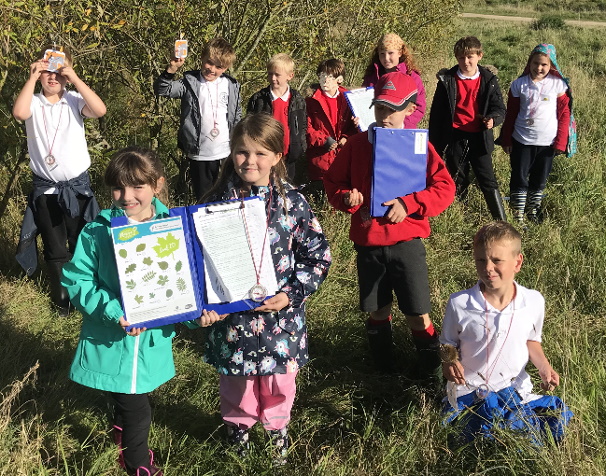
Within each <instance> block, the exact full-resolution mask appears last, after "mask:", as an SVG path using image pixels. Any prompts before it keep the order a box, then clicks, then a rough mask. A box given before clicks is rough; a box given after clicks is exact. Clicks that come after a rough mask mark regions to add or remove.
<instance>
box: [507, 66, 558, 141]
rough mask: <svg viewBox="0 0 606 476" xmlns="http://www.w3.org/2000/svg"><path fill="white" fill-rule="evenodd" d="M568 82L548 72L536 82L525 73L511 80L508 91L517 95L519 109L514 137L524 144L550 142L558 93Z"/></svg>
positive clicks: (553, 135) (514, 95)
mask: <svg viewBox="0 0 606 476" xmlns="http://www.w3.org/2000/svg"><path fill="white" fill-rule="evenodd" d="M567 89H568V86H566V83H565V82H564V80H563V79H560V78H558V77H557V76H554V75H553V74H548V75H547V76H545V78H544V79H543V80H542V81H537V82H536V83H535V82H533V81H532V79H531V78H530V75H529V74H527V75H525V76H522V77H521V78H518V79H516V80H514V81H513V83H511V88H510V91H511V95H512V96H513V97H516V98H520V112H519V114H518V117H517V118H516V121H515V126H514V130H513V138H514V139H515V140H517V141H518V142H519V143H521V144H524V145H540V146H546V145H551V144H552V143H553V141H554V139H555V138H556V135H557V133H558V114H557V109H558V96H559V95H560V94H562V93H563V92H566V90H567Z"/></svg>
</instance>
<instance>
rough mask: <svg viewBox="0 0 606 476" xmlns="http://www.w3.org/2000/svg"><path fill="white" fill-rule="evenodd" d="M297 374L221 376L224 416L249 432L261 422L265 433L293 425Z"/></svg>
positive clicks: (220, 385) (227, 421) (220, 384)
mask: <svg viewBox="0 0 606 476" xmlns="http://www.w3.org/2000/svg"><path fill="white" fill-rule="evenodd" d="M296 376H297V372H293V373H288V374H274V375H260V376H249V377H234V376H228V375H221V376H220V383H219V395H220V397H221V416H222V417H223V420H224V421H225V422H226V423H229V424H231V425H232V426H237V427H238V428H240V429H243V430H245V429H248V428H250V427H251V426H253V425H254V424H255V423H256V422H258V421H260V422H261V423H262V424H263V427H264V428H265V429H266V430H281V429H282V428H284V427H285V426H286V425H288V422H289V421H290V412H291V410H292V405H293V402H294V400H295V393H296V391H297V386H296V384H295V377H296Z"/></svg>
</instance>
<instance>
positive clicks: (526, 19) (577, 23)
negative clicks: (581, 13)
mask: <svg viewBox="0 0 606 476" xmlns="http://www.w3.org/2000/svg"><path fill="white" fill-rule="evenodd" d="M461 16H462V17H463V18H486V19H487V20H497V21H516V22H526V23H529V22H531V21H534V20H536V18H533V17H510V16H506V15H484V14H482V13H461ZM564 21H565V22H566V24H567V25H570V26H582V27H590V28H604V29H605V30H606V22H603V21H588V20H564Z"/></svg>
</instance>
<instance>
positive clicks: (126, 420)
mask: <svg viewBox="0 0 606 476" xmlns="http://www.w3.org/2000/svg"><path fill="white" fill-rule="evenodd" d="M105 183H106V184H107V185H108V186H109V187H110V188H111V194H112V199H113V204H112V207H111V208H110V209H108V210H102V211H101V212H100V213H99V215H98V216H97V218H95V220H94V221H93V222H91V223H89V224H87V225H86V226H85V227H84V229H83V230H82V233H81V235H80V238H79V239H78V245H77V246H76V251H75V253H74V257H73V259H72V260H71V261H70V262H69V263H67V264H66V265H65V269H64V271H63V279H62V283H63V285H64V286H65V287H66V289H67V291H68V292H69V296H70V297H71V300H72V303H73V304H74V306H75V307H76V308H77V309H78V310H79V311H80V312H81V313H82V331H81V333H80V341H79V343H78V347H77V349H76V356H75V357H74V361H73V362H72V367H71V370H70V378H71V379H72V380H73V381H74V382H77V383H79V384H81V385H84V386H86V387H90V388H96V389H99V390H103V391H105V392H108V395H109V396H110V399H111V401H112V403H113V405H114V426H113V435H114V441H115V442H116V444H117V445H118V447H119V459H118V461H119V464H120V466H121V467H122V468H124V469H125V470H126V471H127V473H129V474H131V475H136V476H143V475H145V476H151V475H157V476H160V475H162V471H161V470H160V469H158V468H157V467H156V466H155V464H154V457H153V453H152V452H151V451H150V450H149V448H148V442H147V439H148V434H149V428H150V425H151V406H150V403H149V397H148V394H149V392H151V391H152V390H154V389H156V388H157V387H159V386H160V385H162V384H163V383H164V382H166V381H168V380H170V379H171V378H172V377H173V376H174V375H175V365H174V362H173V352H172V339H173V337H174V336H175V330H174V325H172V324H170V325H165V326H161V327H158V328H155V329H147V330H146V329H145V328H139V329H132V330H130V331H128V330H127V328H128V327H129V326H130V324H129V322H128V321H127V320H126V319H125V316H124V310H123V308H122V304H121V298H120V284H119V278H118V269H117V267H116V259H115V257H114V248H113V244H112V238H111V231H110V228H111V219H112V218H114V217H120V216H126V217H127V218H128V221H129V223H133V224H135V223H141V222H145V221H149V220H155V219H160V218H167V217H168V209H167V208H166V206H165V205H164V204H163V203H162V202H160V200H158V199H157V198H156V195H158V194H160V193H161V192H162V191H163V188H164V183H165V179H164V173H163V165H162V161H161V160H160V159H159V158H158V157H157V156H156V155H155V154H154V153H153V152H152V151H150V150H146V149H140V148H137V147H129V148H126V149H122V150H120V151H118V152H117V153H116V154H115V155H114V156H113V157H112V159H111V160H110V163H109V165H108V167H107V170H106V171H105ZM218 318H219V316H217V315H216V313H215V312H214V311H211V312H207V311H203V313H202V316H201V318H200V319H199V321H198V323H199V324H200V325H204V324H205V323H206V322H211V321H213V320H217V319H218Z"/></svg>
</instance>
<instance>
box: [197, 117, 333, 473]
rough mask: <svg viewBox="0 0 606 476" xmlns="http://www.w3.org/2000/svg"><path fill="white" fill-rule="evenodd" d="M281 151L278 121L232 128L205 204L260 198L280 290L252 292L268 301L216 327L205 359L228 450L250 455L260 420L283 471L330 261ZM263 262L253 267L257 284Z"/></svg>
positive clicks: (255, 120) (253, 120)
mask: <svg viewBox="0 0 606 476" xmlns="http://www.w3.org/2000/svg"><path fill="white" fill-rule="evenodd" d="M283 151H284V129H283V128H282V125H281V124H280V122H278V121H277V120H276V119H274V118H273V117H272V116H270V115H269V114H251V115H248V116H246V117H245V118H244V119H243V120H242V121H241V122H240V123H238V124H237V125H236V127H235V129H234V135H233V138H232V154H231V158H230V160H228V161H227V162H226V163H225V166H224V167H223V170H222V172H221V176H220V178H219V181H218V182H217V185H216V187H215V188H214V189H213V190H212V191H211V192H210V193H209V194H208V195H207V196H206V197H205V201H217V200H223V199H229V198H244V197H251V196H257V197H260V198H261V199H262V200H263V202H264V203H265V206H266V213H267V233H266V234H264V236H266V237H267V239H268V240H269V245H270V246H269V249H270V250H271V258H272V263H273V265H274V268H275V273H276V280H277V282H278V290H277V292H276V293H275V295H274V296H272V297H269V298H266V296H267V294H268V291H267V290H264V289H263V286H262V285H261V284H260V283H258V284H256V285H254V286H253V287H252V288H251V298H253V297H252V293H253V292H254V293H255V294H256V297H255V298H253V299H255V300H257V301H262V304H261V306H260V307H258V308H256V309H254V310H251V311H248V312H240V313H234V314H230V315H229V316H228V317H227V318H226V319H224V320H221V321H219V322H216V323H214V324H213V325H212V327H211V328H210V332H209V336H208V341H207V351H206V352H205V354H204V359H205V360H206V362H208V363H210V364H212V365H214V366H215V367H216V368H217V370H218V372H219V374H220V375H221V377H220V398H221V415H222V417H223V421H224V422H225V424H226V425H227V431H228V439H229V443H230V444H231V445H233V447H234V449H235V451H236V452H237V453H238V454H239V455H240V456H243V455H245V454H246V452H247V450H248V430H249V428H250V427H252V426H253V425H254V424H255V423H256V422H258V421H260V422H261V423H262V424H263V426H264V428H265V429H266V430H267V431H268V433H269V435H270V437H271V440H272V445H273V448H274V450H275V455H274V456H275V463H276V464H278V465H281V464H284V463H285V462H286V455H287V450H288V445H289V438H288V422H289V420H290V413H291V409H292V405H293V401H294V398H295V392H296V386H295V377H296V375H297V372H298V370H299V368H300V367H301V366H303V365H304V364H306V363H307V361H308V360H309V355H308V350H307V327H306V324H305V301H306V300H307V298H308V297H309V296H310V295H311V294H312V293H313V292H315V291H316V290H317V289H318V287H319V285H320V284H321V283H322V281H323V280H324V278H325V277H326V274H327V273H328V268H329V266H330V262H331V256H330V250H329V248H328V243H327V241H326V238H325V237H324V234H323V233H322V229H321V227H320V224H319V223H318V220H317V219H316V217H315V216H314V214H313V212H312V210H311V208H310V207H309V204H308V203H307V201H306V200H305V198H304V197H303V196H302V195H301V194H300V193H299V192H298V191H297V190H296V189H294V187H293V186H292V185H290V184H289V183H288V182H287V181H286V167H285V164H284V161H283V158H282V157H283V156H282V153H283ZM247 233H248V232H247ZM260 261H261V263H262V262H263V258H261V260H260ZM253 262H254V258H253ZM261 263H253V264H254V266H255V272H256V274H257V276H258V277H259V276H261V274H262V269H260V268H261V266H262V264H261ZM257 280H259V278H257ZM259 293H260V295H259ZM203 323H208V321H206V320H204V319H203Z"/></svg>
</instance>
